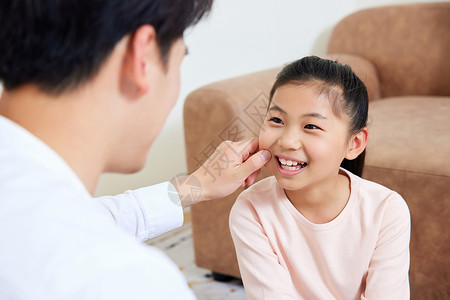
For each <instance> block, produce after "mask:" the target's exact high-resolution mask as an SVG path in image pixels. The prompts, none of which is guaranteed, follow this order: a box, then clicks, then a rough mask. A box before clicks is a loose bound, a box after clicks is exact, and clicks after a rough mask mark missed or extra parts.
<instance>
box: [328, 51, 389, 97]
mask: <svg viewBox="0 0 450 300" xmlns="http://www.w3.org/2000/svg"><path fill="white" fill-rule="evenodd" d="M324 58H327V59H331V60H336V61H338V62H339V63H341V64H343V65H349V66H350V67H351V68H352V70H353V72H354V73H355V74H356V75H357V76H358V77H359V78H360V79H361V80H362V81H363V82H364V84H365V85H366V87H367V93H368V94H369V101H375V100H378V99H380V98H381V88H380V79H379V76H378V71H377V68H376V67H375V65H374V64H373V63H372V62H371V61H369V60H367V59H365V58H363V57H361V56H358V55H354V54H335V53H331V54H327V55H326V56H324Z"/></svg>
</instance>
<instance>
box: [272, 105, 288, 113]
mask: <svg viewBox="0 0 450 300" xmlns="http://www.w3.org/2000/svg"><path fill="white" fill-rule="evenodd" d="M271 110H276V111H279V112H280V113H282V114H285V113H286V112H285V111H284V110H282V109H281V107H279V106H278V105H274V106H272V107H271V108H269V111H271Z"/></svg>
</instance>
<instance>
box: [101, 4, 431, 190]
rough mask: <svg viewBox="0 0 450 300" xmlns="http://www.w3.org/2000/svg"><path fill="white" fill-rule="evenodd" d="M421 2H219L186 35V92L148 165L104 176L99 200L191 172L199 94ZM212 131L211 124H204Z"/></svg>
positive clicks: (316, 50) (320, 48)
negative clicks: (341, 30) (351, 19)
mask: <svg viewBox="0 0 450 300" xmlns="http://www.w3.org/2000/svg"><path fill="white" fill-rule="evenodd" d="M414 2H432V1H431V0H430V1H424V0H422V1H416V0H340V1H335V0H318V1H300V0H277V1H273V0H245V1H242V0H215V2H214V6H213V9H212V12H211V14H210V15H209V16H208V17H207V18H206V19H205V20H203V21H202V22H201V23H200V24H198V25H197V26H195V27H193V28H192V29H190V30H188V32H186V34H185V41H186V45H187V47H188V49H189V54H188V55H187V56H186V58H185V60H184V62H183V65H182V68H181V78H182V84H181V91H180V96H179V99H178V102H177V104H176V106H175V107H174V109H173V111H172V112H171V114H170V116H169V118H168V120H167V122H166V124H165V126H164V128H163V130H162V132H161V134H160V136H159V137H158V139H157V140H156V141H155V143H154V144H153V146H152V148H151V150H150V153H149V156H148V160H147V164H146V166H145V167H144V169H143V170H142V171H140V172H138V173H136V174H131V175H120V174H104V175H102V177H101V179H100V183H99V185H98V187H97V191H96V195H97V196H100V195H106V194H109V195H113V194H118V193H123V192H124V191H126V190H128V189H136V188H139V187H142V186H147V185H151V184H155V183H159V182H162V181H167V180H170V179H171V178H172V177H174V176H175V175H178V174H182V173H185V172H186V157H185V146H184V133H183V132H184V131H183V103H184V99H185V98H186V96H187V95H188V94H189V93H190V92H192V91H194V90H195V89H197V88H199V87H201V86H203V85H205V84H208V83H211V82H214V81H218V80H222V79H226V78H230V77H234V76H238V75H243V74H247V73H251V72H255V71H259V70H263V69H268V68H271V67H278V66H281V65H283V64H285V63H286V62H289V61H293V60H295V59H298V58H301V57H303V56H306V55H311V54H314V55H319V56H320V55H323V54H325V51H326V48H327V43H328V38H329V36H330V34H331V31H332V29H333V27H334V25H335V24H336V23H337V22H338V21H339V20H341V19H342V18H343V17H345V16H347V15H349V14H351V13H353V12H355V11H357V10H361V9H364V8H368V7H373V6H381V5H390V4H401V3H414ZM205 126H208V124H205Z"/></svg>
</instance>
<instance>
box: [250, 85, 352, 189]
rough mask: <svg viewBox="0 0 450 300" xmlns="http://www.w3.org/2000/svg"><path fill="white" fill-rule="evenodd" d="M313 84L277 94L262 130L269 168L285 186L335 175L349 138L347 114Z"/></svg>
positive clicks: (282, 89)
mask: <svg viewBox="0 0 450 300" xmlns="http://www.w3.org/2000/svg"><path fill="white" fill-rule="evenodd" d="M329 101H330V100H329V99H328V98H327V96H326V95H320V93H319V92H318V91H317V89H315V86H314V85H313V83H311V84H306V85H294V84H287V85H284V86H281V87H279V88H278V89H277V90H276V91H275V93H274V96H273V99H272V102H271V104H270V107H269V111H268V114H267V117H266V120H265V121H264V123H263V126H262V128H261V131H260V134H259V145H260V146H259V147H260V149H268V150H270V152H271V153H272V159H271V160H270V161H269V162H268V163H267V164H266V167H267V168H268V169H269V170H270V171H271V172H272V174H273V175H275V177H276V178H277V181H278V182H279V183H280V185H281V186H282V187H283V188H284V189H286V190H300V189H305V188H306V189H309V188H314V187H317V186H320V184H321V183H327V182H328V183H330V182H331V181H330V180H336V178H337V177H338V174H339V166H340V163H341V161H342V160H343V159H344V157H346V155H347V153H348V150H349V147H350V144H351V143H350V140H351V139H349V132H348V124H347V121H348V117H347V116H346V115H345V114H342V117H337V116H336V115H335V114H334V113H333V111H332V108H331V105H330V102H329Z"/></svg>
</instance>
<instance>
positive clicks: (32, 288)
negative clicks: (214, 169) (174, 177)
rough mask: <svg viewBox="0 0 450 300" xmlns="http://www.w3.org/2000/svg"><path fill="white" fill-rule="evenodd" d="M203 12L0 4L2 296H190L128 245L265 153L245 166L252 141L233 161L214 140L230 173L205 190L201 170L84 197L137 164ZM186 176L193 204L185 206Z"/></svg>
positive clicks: (188, 5)
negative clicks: (107, 176)
mask: <svg viewBox="0 0 450 300" xmlns="http://www.w3.org/2000/svg"><path fill="white" fill-rule="evenodd" d="M211 2H212V0H127V1H123V0H28V1H24V0H17V1H1V4H0V5H1V7H0V79H1V80H2V82H3V84H4V89H5V90H4V92H3V95H2V97H1V99H0V195H1V196H0V240H1V244H0V298H1V299H191V298H193V294H192V292H191V291H190V290H189V288H188V287H187V285H186V282H185V280H184V279H183V278H182V276H181V275H180V272H179V271H178V270H177V268H176V266H174V265H173V263H171V262H170V261H169V260H168V259H167V258H166V257H165V256H164V255H163V254H161V253H160V252H158V251H157V250H155V249H152V248H150V247H146V246H144V245H142V244H141V243H140V242H139V241H143V240H146V239H148V238H150V237H152V236H155V235H158V234H160V233H162V232H165V231H168V230H171V229H173V228H175V227H177V226H180V225H181V224H182V218H183V216H182V207H186V206H188V205H192V204H194V202H196V201H203V200H210V199H214V198H220V197H223V196H225V195H228V194H230V193H232V192H233V191H235V190H236V189H237V188H238V187H239V186H242V185H245V184H252V183H253V181H254V180H255V177H256V175H257V174H258V172H259V169H260V168H261V167H262V166H263V165H264V163H265V162H266V161H267V160H268V159H269V158H270V153H269V152H268V151H260V152H258V153H257V154H254V155H252V154H253V153H254V152H256V151H257V148H258V145H257V142H256V141H252V142H251V143H249V146H248V147H246V148H245V149H240V150H239V151H240V152H239V153H241V155H237V154H236V153H237V151H235V150H236V149H237V145H236V144H235V143H231V142H226V143H223V144H222V145H220V146H219V149H218V150H217V151H219V152H221V153H223V152H225V153H227V154H228V155H229V156H232V155H234V158H233V160H234V162H235V163H234V165H233V166H231V167H230V168H228V169H227V170H226V171H225V172H224V171H222V174H221V176H216V181H215V182H212V181H211V180H210V179H209V178H210V176H208V175H206V176H205V174H204V172H203V171H202V170H201V169H199V170H198V171H196V172H194V174H192V175H191V176H190V177H189V178H185V180H181V181H175V182H173V184H171V183H167V182H166V183H162V184H159V185H155V186H151V187H146V188H141V189H139V190H136V191H129V192H127V193H125V194H123V195H119V196H116V197H102V198H99V199H93V198H92V197H91V195H92V193H93V192H94V190H95V187H96V184H97V181H98V179H99V176H100V174H101V173H103V172H122V173H131V172H135V171H138V170H139V169H141V168H142V166H143V165H144V163H145V159H146V156H147V153H148V151H149V149H150V147H151V145H152V142H153V141H154V140H155V138H156V137H157V135H158V133H159V132H160V130H161V128H162V126H163V123H164V121H165V120H166V118H167V115H168V113H169V111H170V109H171V108H172V107H173V105H174V103H175V101H176V99H177V97H178V92H179V69H180V64H181V62H182V59H183V57H184V55H185V53H186V47H185V44H184V40H183V32H184V30H185V29H186V28H187V27H188V26H190V25H192V24H195V23H196V22H198V21H199V20H200V19H201V17H202V16H203V15H204V14H205V13H207V12H208V11H209V10H210V8H211ZM213 156H214V155H213ZM213 163H214V157H212V158H211V159H210V160H208V161H207V162H206V163H205V164H206V165H205V166H204V167H208V164H213ZM193 177H195V178H196V180H197V181H198V182H199V184H200V186H201V189H202V194H201V196H200V198H199V199H192V198H190V197H186V196H185V195H187V194H188V193H189V186H188V185H187V184H183V182H189V179H191V178H193ZM180 182H181V183H180ZM170 189H172V190H174V191H175V190H176V192H177V193H178V194H179V197H169V195H168V192H167V191H168V190H170ZM180 199H181V203H180ZM193 200H195V201H193Z"/></svg>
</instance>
